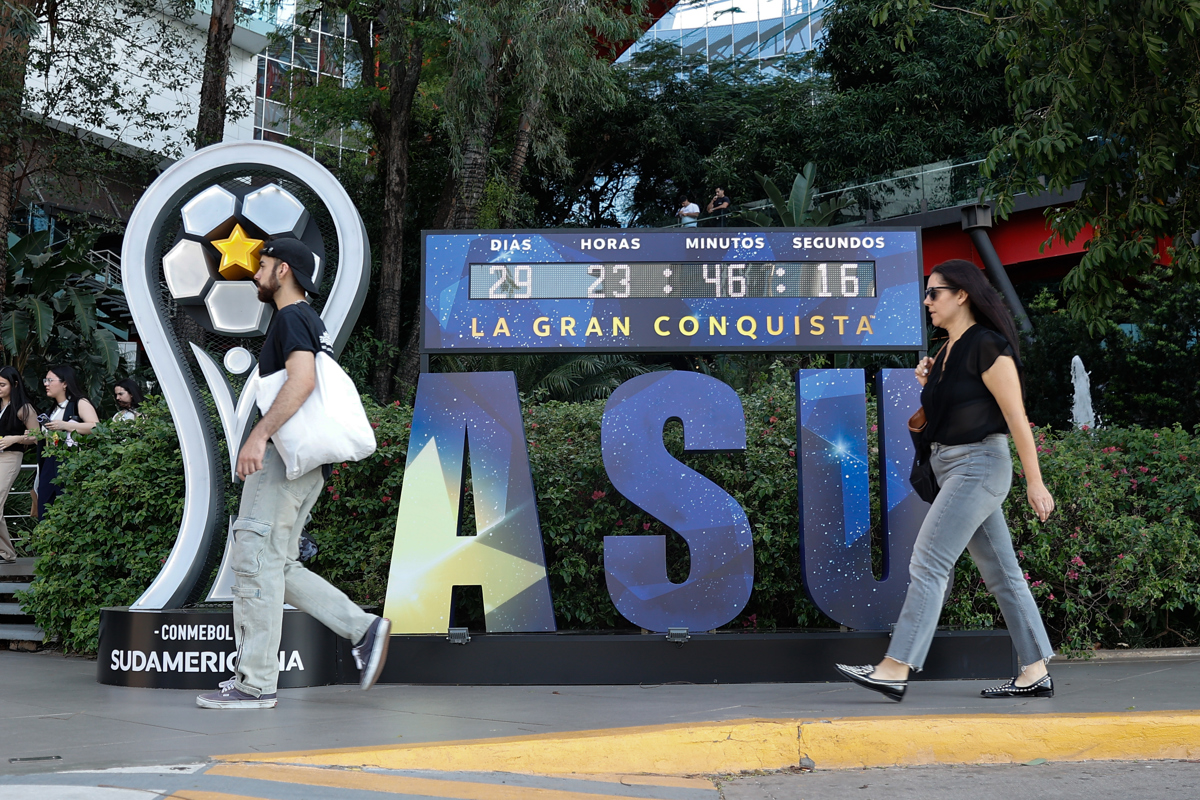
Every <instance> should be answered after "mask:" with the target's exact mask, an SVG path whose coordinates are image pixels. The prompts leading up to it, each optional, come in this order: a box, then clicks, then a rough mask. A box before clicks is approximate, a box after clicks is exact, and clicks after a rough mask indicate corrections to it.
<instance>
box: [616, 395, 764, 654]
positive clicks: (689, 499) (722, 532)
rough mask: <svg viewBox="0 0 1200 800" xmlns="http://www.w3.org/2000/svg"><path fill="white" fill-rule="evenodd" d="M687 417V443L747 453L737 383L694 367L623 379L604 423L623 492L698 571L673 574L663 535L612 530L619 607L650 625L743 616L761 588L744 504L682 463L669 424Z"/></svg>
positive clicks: (701, 626) (690, 624) (698, 624)
mask: <svg viewBox="0 0 1200 800" xmlns="http://www.w3.org/2000/svg"><path fill="white" fill-rule="evenodd" d="M670 419H679V420H680V421H681V422H682V423H683V435H684V449H685V450H689V451H697V450H698V451H723V450H744V449H745V448H746V420H745V417H744V416H743V414H742V403H741V400H739V399H738V396H737V394H736V393H735V392H734V391H733V389H731V388H730V387H729V386H727V385H725V384H724V383H722V382H720V381H718V380H716V379H715V378H710V377H708V376H705V375H698V374H696V373H693V372H682V371H680V372H656V373H651V374H649V375H640V376H638V377H636V378H633V379H632V380H629V381H626V382H625V383H623V384H622V385H621V386H620V387H619V388H618V389H617V390H616V391H615V392H613V394H612V396H611V397H610V398H609V400H608V403H607V405H606V406H605V408H604V419H603V422H602V424H601V432H600V447H601V451H602V453H603V455H604V468H605V470H607V472H608V477H609V480H611V481H612V483H613V486H614V487H616V489H617V491H619V492H620V493H621V494H623V495H624V496H625V497H626V498H627V499H628V500H629V501H630V502H631V503H633V504H634V505H636V506H637V507H638V508H641V509H642V510H644V511H646V512H647V513H648V514H650V515H651V516H653V517H654V518H655V519H657V520H659V521H660V522H662V523H663V524H664V525H666V526H667V527H669V528H671V529H672V530H674V531H676V532H677V533H678V534H679V535H680V536H682V537H683V538H684V540H685V541H686V542H687V544H688V550H689V552H690V554H691V562H692V567H691V572H690V574H689V575H688V578H687V580H686V581H684V582H683V583H679V584H675V583H671V581H670V579H669V578H668V577H667V560H666V537H665V536H606V537H604V572H605V579H606V580H607V582H608V593H609V595H610V596H611V597H612V600H613V604H614V605H616V607H617V610H618V611H620V612H621V614H622V615H623V616H624V617H625V618H626V619H628V620H629V621H630V622H632V623H634V624H635V625H639V626H641V627H643V628H646V629H648V630H652V631H665V630H666V629H667V628H669V627H686V628H689V629H691V630H693V631H707V630H711V629H713V628H717V627H719V626H721V625H724V624H725V623H726V622H729V621H730V620H731V619H733V618H734V617H736V616H737V615H738V613H739V612H740V611H741V610H742V609H743V608H744V607H745V605H746V601H747V600H749V599H750V590H751V588H752V587H753V585H754V541H753V538H752V537H751V531H750V523H749V522H748V521H747V520H746V514H745V512H744V511H743V510H742V507H741V506H740V505H738V502H737V501H736V500H734V499H733V498H732V497H730V496H729V494H728V493H727V492H725V490H724V489H722V488H721V487H719V486H717V485H716V484H715V483H713V482H712V481H710V480H708V479H707V478H705V477H704V476H703V475H700V474H699V473H697V472H695V471H693V470H691V469H688V468H687V467H685V466H684V465H682V464H680V463H679V462H678V461H676V460H675V459H674V458H672V457H671V454H670V453H668V452H667V448H666V446H665V445H664V444H663V437H662V434H663V426H664V425H665V424H666V423H667V421H668V420H670Z"/></svg>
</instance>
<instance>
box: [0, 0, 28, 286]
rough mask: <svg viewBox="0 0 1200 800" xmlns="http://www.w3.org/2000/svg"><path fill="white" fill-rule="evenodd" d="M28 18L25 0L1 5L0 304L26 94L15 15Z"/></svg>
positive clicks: (20, 23)
mask: <svg viewBox="0 0 1200 800" xmlns="http://www.w3.org/2000/svg"><path fill="white" fill-rule="evenodd" d="M23 14H31V12H30V11H29V9H28V7H27V3H26V2H24V0H17V1H16V2H15V3H13V4H12V5H10V4H8V3H4V2H0V120H5V121H6V122H5V123H4V130H3V131H0V303H3V301H4V294H5V292H6V291H7V289H8V286H7V280H8V267H7V264H8V231H9V226H10V224H11V221H12V212H13V204H14V203H15V202H16V200H17V197H16V194H17V186H16V172H17V156H18V154H19V152H20V142H21V131H22V130H23V129H24V127H25V126H24V125H22V124H21V101H22V98H23V96H24V94H25V61H26V59H27V58H28V57H29V39H28V38H26V35H27V33H28V25H26V24H24V23H25V22H27V21H28V20H22V19H20V18H19V17H18V15H23Z"/></svg>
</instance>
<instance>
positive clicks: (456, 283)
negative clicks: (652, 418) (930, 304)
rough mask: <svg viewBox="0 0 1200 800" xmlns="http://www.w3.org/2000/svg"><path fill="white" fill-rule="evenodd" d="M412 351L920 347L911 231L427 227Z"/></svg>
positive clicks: (917, 248) (917, 270)
mask: <svg viewBox="0 0 1200 800" xmlns="http://www.w3.org/2000/svg"><path fill="white" fill-rule="evenodd" d="M422 267H423V268H422V275H421V279H422V295H423V297H424V308H423V318H422V331H421V345H422V352H424V353H448V352H462V353H468V352H489V351H496V350H527V351H561V350H564V349H571V350H580V351H590V352H613V351H637V350H648V351H662V352H689V351H694V352H706V351H715V350H729V349H733V350H755V351H759V350H804V351H852V350H866V351H875V352H878V351H889V350H890V351H915V350H922V349H924V348H925V325H924V311H923V308H922V306H921V300H922V294H921V291H922V288H923V286H922V283H923V272H922V268H921V240H920V231H919V229H913V228H871V229H856V228H832V229H811V228H796V229H778V228H758V229H746V230H738V229H716V228H714V229H696V228H692V229H667V230H653V229H652V230H639V229H630V228H612V229H599V230H564V229H555V230H520V231H444V232H442V231H426V232H424V234H423V240H422Z"/></svg>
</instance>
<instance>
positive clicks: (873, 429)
mask: <svg viewBox="0 0 1200 800" xmlns="http://www.w3.org/2000/svg"><path fill="white" fill-rule="evenodd" d="M878 430H879V426H878V425H872V426H871V433H875V432H876V431H878Z"/></svg>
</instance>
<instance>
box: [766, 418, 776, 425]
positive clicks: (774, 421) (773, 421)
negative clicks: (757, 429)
mask: <svg viewBox="0 0 1200 800" xmlns="http://www.w3.org/2000/svg"><path fill="white" fill-rule="evenodd" d="M767 422H769V423H771V424H772V425H774V424H775V423H776V422H779V417H771V418H770V419H769V420H767Z"/></svg>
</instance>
